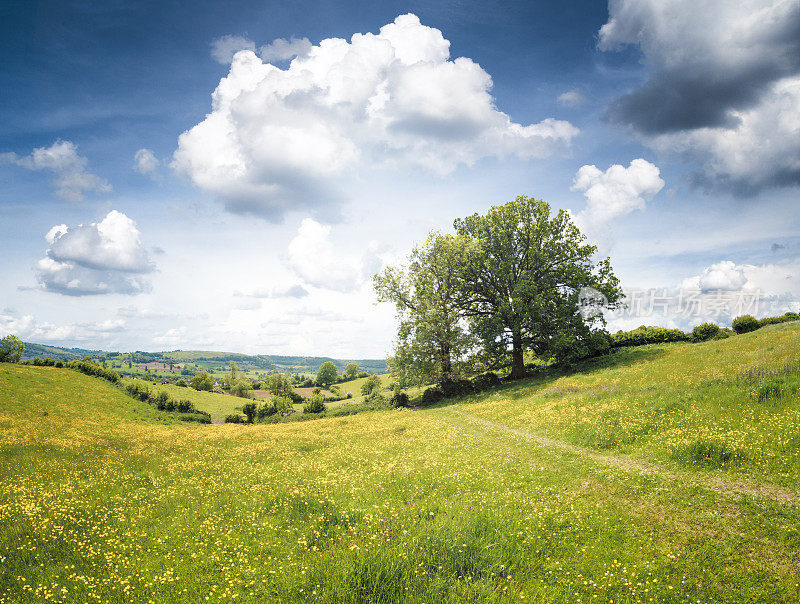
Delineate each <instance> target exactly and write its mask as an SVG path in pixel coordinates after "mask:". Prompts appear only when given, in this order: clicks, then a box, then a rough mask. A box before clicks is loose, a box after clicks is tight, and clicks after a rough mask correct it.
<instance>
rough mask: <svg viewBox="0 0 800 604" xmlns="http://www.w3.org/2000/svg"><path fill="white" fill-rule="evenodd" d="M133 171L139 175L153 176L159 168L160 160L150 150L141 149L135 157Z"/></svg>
mask: <svg viewBox="0 0 800 604" xmlns="http://www.w3.org/2000/svg"><path fill="white" fill-rule="evenodd" d="M133 160H134V164H133V169H134V170H136V171H137V172H138V173H139V174H152V173H153V172H155V171H156V168H158V164H159V161H158V158H157V157H156V155H155V153H153V152H152V151H151V150H150V149H139V150H138V151H137V152H136V154H135V155H134V156H133Z"/></svg>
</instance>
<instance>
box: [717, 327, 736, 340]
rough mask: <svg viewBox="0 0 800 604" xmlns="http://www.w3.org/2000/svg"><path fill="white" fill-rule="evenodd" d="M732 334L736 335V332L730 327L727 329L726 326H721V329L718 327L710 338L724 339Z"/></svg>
mask: <svg viewBox="0 0 800 604" xmlns="http://www.w3.org/2000/svg"><path fill="white" fill-rule="evenodd" d="M734 335H736V332H734V331H733V330H732V329H729V328H728V327H723V328H722V329H720V330H719V331H718V332H717V335H715V336H714V337H713V338H711V339H712V340H725V339H727V338H730V337H731V336H734Z"/></svg>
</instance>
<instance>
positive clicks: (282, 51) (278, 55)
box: [258, 38, 314, 61]
mask: <svg viewBox="0 0 800 604" xmlns="http://www.w3.org/2000/svg"><path fill="white" fill-rule="evenodd" d="M313 46H314V45H313V44H311V42H310V41H309V40H308V38H292V39H291V40H286V39H285V38H278V39H276V40H273V41H272V42H270V43H269V44H265V45H264V46H262V47H261V48H259V49H258V55H259V56H260V57H261V58H262V59H263V60H264V61H286V60H287V59H293V58H294V57H302V56H305V55H307V54H308V52H309V51H310V50H311V48H312V47H313Z"/></svg>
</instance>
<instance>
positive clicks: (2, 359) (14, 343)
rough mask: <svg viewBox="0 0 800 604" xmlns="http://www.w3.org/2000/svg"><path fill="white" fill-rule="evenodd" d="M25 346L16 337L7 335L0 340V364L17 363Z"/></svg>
mask: <svg viewBox="0 0 800 604" xmlns="http://www.w3.org/2000/svg"><path fill="white" fill-rule="evenodd" d="M23 352H25V344H23V343H22V340H20V339H19V338H18V337H17V336H15V335H13V334H9V335H7V336H6V337H4V338H3V339H2V340H0V363H19V360H20V359H21V358H22V353H23Z"/></svg>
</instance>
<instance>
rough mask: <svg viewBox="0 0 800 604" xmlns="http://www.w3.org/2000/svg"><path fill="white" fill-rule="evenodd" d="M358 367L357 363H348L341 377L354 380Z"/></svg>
mask: <svg viewBox="0 0 800 604" xmlns="http://www.w3.org/2000/svg"><path fill="white" fill-rule="evenodd" d="M360 370H361V369H360V367H359V366H358V364H357V363H348V364H347V367H345V368H344V373H343V374H342V377H343V378H344V379H345V380H354V379H356V378H357V377H358V372H359V371H360Z"/></svg>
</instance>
